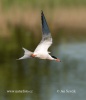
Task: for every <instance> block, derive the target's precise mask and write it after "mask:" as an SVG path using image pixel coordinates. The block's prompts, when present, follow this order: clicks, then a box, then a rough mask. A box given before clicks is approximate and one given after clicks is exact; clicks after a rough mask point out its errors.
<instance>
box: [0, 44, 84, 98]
mask: <svg viewBox="0 0 86 100" xmlns="http://www.w3.org/2000/svg"><path fill="white" fill-rule="evenodd" d="M54 51H58V54H56V52H55V54H56V55H58V57H59V58H60V59H61V60H62V62H61V63H57V62H55V61H52V62H51V61H48V60H39V59H28V60H22V61H16V60H15V59H16V57H13V58H10V59H7V60H5V61H3V62H2V63H0V100H16V99H19V100H20V99H21V100H46V99H47V100H57V99H59V100H64V99H65V100H69V99H70V100H73V99H75V100H82V98H83V100H85V98H86V95H85V94H86V92H85V90H86V59H85V58H86V53H85V52H86V43H74V44H71V43H69V44H60V45H59V46H58V47H55V48H54V50H53V52H54ZM66 89H68V90H75V91H76V93H58V92H57V90H66ZM7 90H29V91H30V90H33V93H7V92H6V91H7Z"/></svg>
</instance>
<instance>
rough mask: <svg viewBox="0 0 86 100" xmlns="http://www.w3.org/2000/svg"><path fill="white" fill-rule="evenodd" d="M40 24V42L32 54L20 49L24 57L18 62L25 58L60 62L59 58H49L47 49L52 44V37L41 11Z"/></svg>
mask: <svg viewBox="0 0 86 100" xmlns="http://www.w3.org/2000/svg"><path fill="white" fill-rule="evenodd" d="M41 23H42V40H41V42H40V43H39V44H38V46H37V47H36V49H35V50H34V52H31V51H29V50H27V49H25V48H22V49H23V50H24V56H22V57H21V58H19V59H18V60H21V59H27V58H39V59H48V60H55V61H57V62H61V60H60V59H59V58H57V57H55V56H51V55H50V52H49V51H48V48H49V47H50V46H51V44H52V37H51V33H50V30H49V27H48V24H47V22H46V19H45V16H44V13H43V11H41Z"/></svg>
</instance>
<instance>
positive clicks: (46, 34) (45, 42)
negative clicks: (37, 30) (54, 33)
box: [34, 11, 52, 53]
mask: <svg viewBox="0 0 86 100" xmlns="http://www.w3.org/2000/svg"><path fill="white" fill-rule="evenodd" d="M41 21H42V40H41V42H40V43H39V45H38V46H37V48H36V49H35V51H34V53H35V52H38V53H39V52H48V48H49V47H50V46H51V44H52V37H51V33H50V30H49V28H48V25H47V22H46V19H45V16H44V14H43V11H42V12H41Z"/></svg>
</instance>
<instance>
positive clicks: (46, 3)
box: [0, 0, 86, 8]
mask: <svg viewBox="0 0 86 100" xmlns="http://www.w3.org/2000/svg"><path fill="white" fill-rule="evenodd" d="M0 1H1V3H2V6H3V7H6V8H7V7H8V8H9V7H12V6H13V5H18V6H20V7H23V6H24V7H25V6H30V7H32V8H45V7H49V8H56V7H59V6H68V7H70V6H86V0H0Z"/></svg>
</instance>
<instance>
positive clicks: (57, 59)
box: [51, 56, 61, 62]
mask: <svg viewBox="0 0 86 100" xmlns="http://www.w3.org/2000/svg"><path fill="white" fill-rule="evenodd" d="M51 57H52V58H53V59H54V60H55V61H57V62H61V60H60V59H59V58H57V57H55V56H51Z"/></svg>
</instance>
